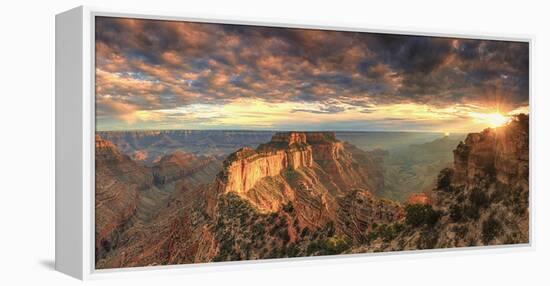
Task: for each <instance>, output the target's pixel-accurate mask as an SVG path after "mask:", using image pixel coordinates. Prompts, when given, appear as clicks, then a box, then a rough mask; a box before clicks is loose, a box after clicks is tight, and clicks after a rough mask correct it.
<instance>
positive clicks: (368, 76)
mask: <svg viewBox="0 0 550 286" xmlns="http://www.w3.org/2000/svg"><path fill="white" fill-rule="evenodd" d="M528 88H529V50H528V44H527V43H520V42H504V41H487V40H471V39H453V38H436V37H420V36H406V35H389V34H372V33H356V32H337V31H321V30H305V29H286V28H268V27H253V26H242V25H221V24H205V23H190V22H175V21H157V20H139V19H123V18H112V17H98V18H97V19H96V97H97V106H96V108H97V114H98V124H97V126H98V128H99V129H136V128H152V129H157V128H216V127H217V128H239V129H240V128H242V129H248V128H273V129H315V128H333V129H361V130H365V129H369V128H375V129H376V128H381V129H384V128H386V127H387V126H386V125H384V124H382V125H381V123H380V122H388V124H389V125H388V126H389V127H387V128H392V129H400V130H401V129H415V128H416V129H418V128H420V129H424V128H425V129H430V130H431V129H436V128H445V127H444V126H445V124H447V125H446V126H453V127H452V128H455V129H468V128H474V125H472V124H470V125H468V124H467V123H468V122H466V121H467V120H470V119H472V117H471V116H469V114H471V113H473V112H475V113H495V112H499V113H508V112H512V111H514V110H518V109H520V108H526V107H527V106H528V102H529V99H528V94H529V90H528ZM243 103H246V104H243ZM247 104H248V105H247ZM405 107H407V108H405ZM238 108H242V109H243V110H239V109H238ZM252 108H259V110H251V109H252ZM402 108H405V109H406V112H400V111H399V110H401V109H402ZM205 113H210V114H206V115H205ZM236 116H241V118H235V117H236ZM413 116H416V117H413ZM298 118H299V120H296V119H298ZM396 119H399V120H396ZM384 120H385V121H384ZM453 120H462V125H460V126H456V122H454V121H453ZM472 122H474V121H472V120H470V123H472ZM308 124H309V125H308ZM377 126H386V127H377ZM430 126H431V127H430ZM475 127H477V125H476V126H475Z"/></svg>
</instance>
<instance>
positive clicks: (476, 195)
mask: <svg viewBox="0 0 550 286" xmlns="http://www.w3.org/2000/svg"><path fill="white" fill-rule="evenodd" d="M469 199H470V202H471V203H472V205H474V206H475V207H477V208H487V207H488V206H489V203H490V202H489V198H488V197H487V194H486V193H485V192H484V191H483V190H481V189H477V188H476V189H473V190H472V192H471V193H470V197H469Z"/></svg>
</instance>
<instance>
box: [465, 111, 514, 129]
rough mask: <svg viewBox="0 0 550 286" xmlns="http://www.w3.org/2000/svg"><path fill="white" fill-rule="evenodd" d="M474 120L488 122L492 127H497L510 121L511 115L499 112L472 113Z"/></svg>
mask: <svg viewBox="0 0 550 286" xmlns="http://www.w3.org/2000/svg"><path fill="white" fill-rule="evenodd" d="M470 116H471V117H472V118H473V119H474V121H476V122H479V123H482V124H486V125H488V126H489V127H491V128H497V127H500V126H502V125H505V124H506V123H508V122H509V121H510V117H509V116H506V115H504V114H502V113H499V112H494V113H471V114H470Z"/></svg>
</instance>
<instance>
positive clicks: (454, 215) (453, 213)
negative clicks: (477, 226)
mask: <svg viewBox="0 0 550 286" xmlns="http://www.w3.org/2000/svg"><path fill="white" fill-rule="evenodd" d="M462 212H463V210H462V207H461V206H460V205H452V206H451V208H450V217H451V220H452V221H453V222H459V221H461V220H462V218H463V214H462Z"/></svg>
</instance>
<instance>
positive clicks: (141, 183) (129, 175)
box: [95, 135, 153, 257]
mask: <svg viewBox="0 0 550 286" xmlns="http://www.w3.org/2000/svg"><path fill="white" fill-rule="evenodd" d="M95 152H96V160H95V168H96V176H95V178H96V181H95V186H96V190H95V213H96V215H95V218H96V221H95V229H96V234H95V237H96V256H97V257H101V256H102V255H103V254H104V252H106V251H110V249H111V248H112V247H114V245H115V244H116V240H117V238H118V235H119V233H120V231H121V228H122V226H123V225H124V224H125V223H126V222H127V221H128V220H129V219H130V217H131V216H132V215H133V214H134V212H135V211H136V208H137V204H138V202H139V190H142V189H145V188H148V187H150V186H151V185H152V182H153V177H152V175H151V173H150V172H149V170H147V168H145V167H142V166H140V165H138V164H136V163H135V162H134V161H132V160H131V159H130V158H129V157H128V156H127V155H123V154H121V153H120V152H119V151H118V150H117V148H116V147H115V146H114V145H113V144H112V143H111V142H110V141H105V140H103V139H102V138H101V137H100V136H99V135H96V143H95Z"/></svg>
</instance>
